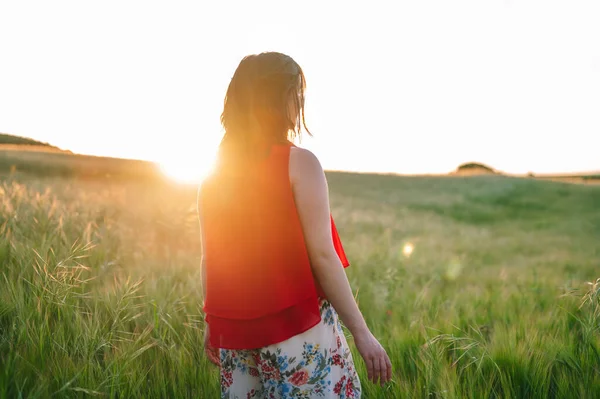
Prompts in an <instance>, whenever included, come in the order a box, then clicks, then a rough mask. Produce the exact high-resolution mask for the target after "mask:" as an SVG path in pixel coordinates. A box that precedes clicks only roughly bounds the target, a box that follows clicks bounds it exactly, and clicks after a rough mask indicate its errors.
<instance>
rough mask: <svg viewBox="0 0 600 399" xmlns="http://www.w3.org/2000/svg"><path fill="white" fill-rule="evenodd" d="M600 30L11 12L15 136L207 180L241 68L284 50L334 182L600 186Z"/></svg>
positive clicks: (5, 90)
mask: <svg viewBox="0 0 600 399" xmlns="http://www.w3.org/2000/svg"><path fill="white" fill-rule="evenodd" d="M598 21H600V2H598V1H577V0H571V1H551V0H542V1H533V0H532V1H525V0H524V1H519V0H503V1H494V0H487V1H481V0H477V1H463V0H454V1H447V0H446V1H424V0H419V1H386V2H383V1H369V2H352V1H343V2H342V1H327V2H326V1H302V2H298V1H296V2H291V1H252V2H248V1H244V2H233V1H162V2H159V1H133V0H130V1H129V0H128V1H124V0H119V1H113V0H104V1H101V2H99V1H96V2H92V1H82V0H76V1H63V0H55V1H52V2H48V1H38V2H33V1H27V0H13V1H10V0H0V132H3V133H10V134H16V135H20V136H26V137H31V138H34V139H38V140H41V141H44V142H49V143H51V144H53V145H56V146H58V147H60V148H63V149H69V150H72V151H74V152H78V153H84V154H91V155H105V156H114V157H124V158H137V159H146V160H152V161H156V162H159V163H161V164H163V165H165V166H166V167H167V168H171V169H173V170H178V171H180V172H181V171H188V173H190V171H192V172H195V171H202V170H204V169H206V167H207V165H208V164H209V163H210V162H211V161H212V159H213V158H214V152H215V150H216V147H217V145H218V143H219V140H220V138H221V136H222V133H223V132H222V128H221V126H220V122H219V117H220V113H221V110H222V106H223V98H224V95H225V91H226V89H227V85H228V84H229V81H230V79H231V76H232V75H233V73H234V71H235V68H236V67H237V65H238V63H239V61H240V60H241V58H242V57H243V56H245V55H247V54H253V53H259V52H262V51H280V52H283V53H286V54H288V55H290V56H292V57H293V58H294V59H295V60H296V61H297V62H298V63H299V64H300V65H301V67H302V68H303V70H304V72H305V74H306V79H307V93H306V118H307V125H308V127H309V129H310V130H311V131H312V133H313V134H314V137H313V138H308V137H305V138H304V139H303V141H302V142H301V143H300V145H301V146H303V147H306V148H308V149H310V150H311V151H313V152H314V153H315V154H316V155H317V156H318V157H319V159H320V160H321V163H322V165H323V167H325V168H326V169H333V170H348V171H361V172H384V173H390V172H391V173H400V174H415V173H417V174H421V173H447V172H449V171H452V170H454V169H455V168H456V167H457V166H458V165H459V164H461V163H463V162H481V163H484V164H487V165H489V166H491V167H493V168H495V169H498V170H500V171H503V172H506V173H516V174H521V173H527V172H530V171H531V172H534V173H571V172H584V171H597V170H600V156H599V155H598V153H599V151H598V148H600V23H598ZM181 173H183V172H181Z"/></svg>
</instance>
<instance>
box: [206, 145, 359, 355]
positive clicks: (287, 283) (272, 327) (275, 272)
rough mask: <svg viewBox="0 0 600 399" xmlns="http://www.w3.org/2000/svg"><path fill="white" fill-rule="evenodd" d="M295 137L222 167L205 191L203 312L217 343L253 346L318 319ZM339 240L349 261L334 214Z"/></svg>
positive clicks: (299, 330)
mask: <svg viewBox="0 0 600 399" xmlns="http://www.w3.org/2000/svg"><path fill="white" fill-rule="evenodd" d="M292 145H293V144H291V143H290V144H289V145H285V144H282V145H274V146H273V147H272V149H271V151H270V154H269V155H268V157H267V158H266V159H264V160H262V161H260V162H257V163H256V164H253V165H252V167H251V168H248V169H247V170H244V171H242V172H241V173H239V174H235V173H234V174H231V173H229V174H225V172H218V171H217V172H216V173H215V174H214V175H212V176H210V177H209V178H207V179H206V180H205V181H204V183H203V184H202V187H201V189H200V191H199V196H198V201H199V203H198V206H199V208H200V209H201V211H202V218H203V231H204V237H205V246H204V257H205V262H206V282H204V284H205V285H206V298H205V303H204V313H205V315H206V317H205V319H206V322H207V323H208V324H209V326H210V339H211V342H210V343H211V345H213V346H214V347H217V348H225V349H254V348H260V347H264V346H268V345H272V344H275V343H277V342H281V341H285V340H286V339H288V338H291V337H293V336H294V335H297V334H300V333H302V332H304V331H306V330H308V329H310V328H311V327H313V326H315V325H316V324H318V323H319V322H320V320H321V316H320V311H319V297H325V295H324V293H323V292H322V290H321V289H320V288H319V287H318V285H317V284H316V282H315V280H314V278H313V274H312V270H311V266H310V261H309V257H308V252H307V249H306V244H305V242H304V235H303V231H302V226H301V224H300V219H299V217H298V213H297V211H296V205H295V202H294V196H293V192H292V187H291V184H290V178H289V156H290V148H291V146H292ZM331 227H332V233H333V237H332V239H333V243H334V246H335V249H336V252H337V253H338V256H339V257H340V260H341V261H342V264H343V265H344V267H347V266H348V265H349V262H348V259H347V258H346V255H345V253H344V249H343V247H342V243H341V240H340V237H339V235H338V232H337V229H336V227H335V223H334V221H333V217H331Z"/></svg>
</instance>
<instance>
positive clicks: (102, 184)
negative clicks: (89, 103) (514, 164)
mask: <svg viewBox="0 0 600 399" xmlns="http://www.w3.org/2000/svg"><path fill="white" fill-rule="evenodd" d="M10 157H12V158H10ZM23 157H29V158H27V159H26V160H25V161H24V160H23V159H25V158H23ZM9 158H10V159H9ZM19 160H20V161H19ZM19 162H20V163H19ZM17 164H18V165H20V166H18V165H17ZM13 165H17V166H13ZM0 170H1V173H2V174H1V175H0V398H20V397H22V398H49V397H53V398H62V397H65V398H87V397H102V398H217V397H219V381H218V370H217V369H216V368H215V367H214V366H212V365H210V364H209V363H208V361H207V360H206V359H205V358H204V356H203V350H202V332H203V329H204V325H203V320H202V315H201V308H200V292H201V280H200V270H199V263H200V255H201V253H200V242H199V229H198V222H197V217H196V205H195V199H196V188H195V187H193V186H185V185H178V184H176V183H173V182H170V181H168V180H166V179H164V178H161V177H160V176H159V175H158V174H156V172H155V171H154V170H153V169H152V170H151V168H150V167H149V166H148V165H146V164H143V165H142V164H140V163H135V162H126V161H116V160H112V161H101V160H99V159H95V158H85V157H76V156H74V155H66V154H44V153H37V152H28V153H26V154H25V153H19V152H11V153H9V152H7V151H5V152H4V153H1V152H0ZM107 170H109V171H108V172H107ZM328 180H329V184H330V191H331V206H332V212H333V215H334V217H335V219H336V223H337V225H338V228H339V231H340V235H341V237H342V240H343V243H344V246H345V249H346V251H347V254H348V256H349V259H350V262H351V266H350V267H349V268H348V269H347V273H348V276H349V279H350V282H351V284H352V288H353V290H354V292H355V295H356V298H357V301H358V303H359V306H360V308H361V309H362V311H363V314H364V315H365V318H366V320H367V322H368V324H369V326H370V327H371V328H372V330H373V332H374V333H375V335H376V336H377V337H379V338H380V340H381V342H382V344H383V345H384V346H385V347H386V348H387V350H388V353H389V355H390V358H391V360H392V363H393V367H394V378H393V382H392V383H390V384H389V385H388V386H386V387H384V388H381V387H379V386H375V385H373V384H371V383H370V382H368V381H367V379H366V373H365V369H364V365H363V363H362V360H361V359H360V358H359V356H358V354H357V353H356V352H354V356H355V359H356V362H357V366H358V367H359V373H360V377H361V380H362V384H363V391H364V395H363V397H365V398H599V397H600V282H597V280H596V279H597V278H599V277H600V185H584V184H568V183H561V182H554V181H541V180H536V179H532V178H516V177H507V176H500V175H486V176H469V177H466V176H452V177H443V176H440V177H425V176H422V177H406V176H391V175H366V174H365V175H361V174H349V173H329V174H328ZM350 342H351V340H350Z"/></svg>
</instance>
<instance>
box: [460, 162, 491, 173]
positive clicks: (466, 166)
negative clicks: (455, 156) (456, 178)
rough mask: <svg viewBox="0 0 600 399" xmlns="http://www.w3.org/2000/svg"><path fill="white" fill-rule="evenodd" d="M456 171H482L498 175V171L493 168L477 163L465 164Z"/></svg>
mask: <svg viewBox="0 0 600 399" xmlns="http://www.w3.org/2000/svg"><path fill="white" fill-rule="evenodd" d="M456 170H457V171H458V172H460V171H468V170H481V171H486V172H488V173H496V171H495V170H494V169H493V168H491V167H489V166H487V165H484V164H482V163H477V162H469V163H463V164H462V165H460V166H459V167H458V168H457V169H456Z"/></svg>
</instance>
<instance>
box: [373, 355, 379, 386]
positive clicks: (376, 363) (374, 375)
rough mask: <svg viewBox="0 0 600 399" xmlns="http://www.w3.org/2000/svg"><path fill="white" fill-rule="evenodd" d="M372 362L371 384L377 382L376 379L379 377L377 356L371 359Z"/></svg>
mask: <svg viewBox="0 0 600 399" xmlns="http://www.w3.org/2000/svg"><path fill="white" fill-rule="evenodd" d="M372 362H373V379H372V380H371V381H373V384H377V381H378V380H379V379H380V378H381V363H380V361H379V357H376V358H375V359H373V360H372Z"/></svg>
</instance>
